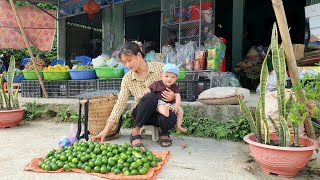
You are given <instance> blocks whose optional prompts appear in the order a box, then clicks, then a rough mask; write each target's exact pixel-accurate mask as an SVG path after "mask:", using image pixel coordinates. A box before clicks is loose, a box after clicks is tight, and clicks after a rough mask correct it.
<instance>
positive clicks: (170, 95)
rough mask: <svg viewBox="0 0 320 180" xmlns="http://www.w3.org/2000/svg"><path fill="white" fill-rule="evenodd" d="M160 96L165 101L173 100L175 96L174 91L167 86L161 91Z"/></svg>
mask: <svg viewBox="0 0 320 180" xmlns="http://www.w3.org/2000/svg"><path fill="white" fill-rule="evenodd" d="M161 96H162V100H164V101H166V102H170V101H173V100H174V98H175V95H174V92H173V91H171V89H169V88H166V90H164V91H162V93H161Z"/></svg>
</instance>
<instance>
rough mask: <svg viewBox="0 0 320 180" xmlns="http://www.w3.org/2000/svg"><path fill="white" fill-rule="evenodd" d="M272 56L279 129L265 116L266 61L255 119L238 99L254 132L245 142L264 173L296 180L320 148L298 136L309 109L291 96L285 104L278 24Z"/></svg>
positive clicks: (283, 61) (271, 45)
mask: <svg viewBox="0 0 320 180" xmlns="http://www.w3.org/2000/svg"><path fill="white" fill-rule="evenodd" d="M270 52H271V53H272V65H273V67H274V70H275V72H276V78H277V101H278V113H279V125H277V123H276V122H275V120H274V119H271V118H270V117H267V116H266V114H265V112H266V110H265V102H266V97H265V95H266V86H267V80H268V66H267V60H266V59H267V58H265V59H264V62H263V65H262V69H261V74H260V97H259V101H258V104H257V106H256V111H255V114H254V116H253V115H252V113H251V112H250V109H249V108H248V107H247V105H246V104H245V103H244V101H243V100H242V98H241V97H240V96H238V97H239V104H240V109H241V111H242V112H243V113H244V115H245V116H246V118H247V119H248V121H249V123H250V127H251V130H252V132H253V134H248V135H246V136H245V137H244V138H243V139H244V141H246V142H247V143H249V147H250V151H251V153H252V155H253V157H254V159H255V160H256V162H257V163H258V164H259V165H260V167H261V168H262V170H263V171H264V172H266V173H268V174H270V173H273V174H278V175H279V176H284V177H293V176H295V175H296V174H297V173H298V172H299V171H300V170H301V169H302V168H303V167H304V166H305V165H306V164H307V163H308V161H309V159H310V157H311V156H312V153H313V151H314V150H315V149H317V148H318V142H316V141H314V140H312V139H310V138H305V137H299V135H298V126H299V124H300V123H302V122H303V121H304V120H305V118H306V117H307V116H309V115H310V113H309V111H308V109H307V108H305V106H304V105H303V104H301V103H299V102H296V100H295V99H294V98H293V96H292V95H291V96H290V98H289V100H287V101H285V81H286V79H285V78H286V75H285V73H286V62H285V55H284V50H283V47H282V46H279V45H278V31H277V26H276V23H275V24H274V26H273V29H272V37H271V44H270V47H269V50H268V53H267V55H266V57H267V56H268V54H269V53H270ZM268 121H270V122H271V124H272V125H273V127H274V129H275V130H276V133H270V132H269V128H268ZM290 125H292V127H293V134H294V135H291V134H290V130H289V129H290V128H289V127H290Z"/></svg>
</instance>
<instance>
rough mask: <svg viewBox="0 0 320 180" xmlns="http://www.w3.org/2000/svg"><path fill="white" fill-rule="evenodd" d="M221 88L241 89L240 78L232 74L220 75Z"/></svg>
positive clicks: (224, 73)
mask: <svg viewBox="0 0 320 180" xmlns="http://www.w3.org/2000/svg"><path fill="white" fill-rule="evenodd" d="M220 80H221V84H220V85H221V87H241V85H240V82H239V80H238V78H237V77H236V76H235V75H234V74H233V73H232V72H221V73H220Z"/></svg>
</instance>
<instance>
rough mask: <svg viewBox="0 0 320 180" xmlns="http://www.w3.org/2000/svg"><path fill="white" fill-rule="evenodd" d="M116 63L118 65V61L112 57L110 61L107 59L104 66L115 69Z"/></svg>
mask: <svg viewBox="0 0 320 180" xmlns="http://www.w3.org/2000/svg"><path fill="white" fill-rule="evenodd" d="M118 63H119V60H118V59H116V58H114V57H112V58H111V59H109V60H108V61H107V62H106V64H107V66H108V67H117V66H118Z"/></svg>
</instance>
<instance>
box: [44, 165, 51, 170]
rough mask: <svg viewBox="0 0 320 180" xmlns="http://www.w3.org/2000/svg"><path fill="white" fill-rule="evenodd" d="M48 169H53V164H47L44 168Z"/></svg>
mask: <svg viewBox="0 0 320 180" xmlns="http://www.w3.org/2000/svg"><path fill="white" fill-rule="evenodd" d="M44 169H45V170H46V171H51V170H52V167H51V165H49V164H47V165H46V166H45V168H44Z"/></svg>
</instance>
